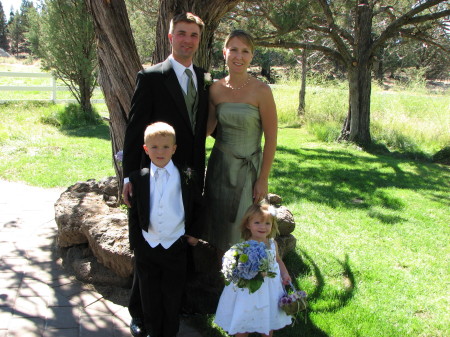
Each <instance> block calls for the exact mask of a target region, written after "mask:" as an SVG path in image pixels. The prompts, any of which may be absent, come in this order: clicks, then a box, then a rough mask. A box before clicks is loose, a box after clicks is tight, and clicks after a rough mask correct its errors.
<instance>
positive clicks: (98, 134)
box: [60, 123, 111, 140]
mask: <svg viewBox="0 0 450 337" xmlns="http://www.w3.org/2000/svg"><path fill="white" fill-rule="evenodd" d="M60 131H61V133H62V134H64V135H66V136H68V137H77V138H98V139H103V140H111V134H110V130H109V126H108V124H106V123H102V124H99V125H86V126H82V127H79V128H75V129H60Z"/></svg>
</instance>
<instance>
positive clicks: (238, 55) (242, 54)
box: [223, 37, 253, 72]
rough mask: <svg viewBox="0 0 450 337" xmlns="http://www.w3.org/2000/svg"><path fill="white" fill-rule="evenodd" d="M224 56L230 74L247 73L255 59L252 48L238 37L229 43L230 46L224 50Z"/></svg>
mask: <svg viewBox="0 0 450 337" xmlns="http://www.w3.org/2000/svg"><path fill="white" fill-rule="evenodd" d="M223 56H224V57H225V61H226V63H227V66H228V69H229V71H230V72H244V71H245V72H246V71H247V69H248V67H249V66H250V63H251V62H252V59H253V53H252V50H251V48H250V46H249V45H247V44H246V43H245V42H244V40H241V39H240V38H238V37H233V38H231V39H230V40H229V41H228V45H227V46H226V47H225V49H224V50H223Z"/></svg>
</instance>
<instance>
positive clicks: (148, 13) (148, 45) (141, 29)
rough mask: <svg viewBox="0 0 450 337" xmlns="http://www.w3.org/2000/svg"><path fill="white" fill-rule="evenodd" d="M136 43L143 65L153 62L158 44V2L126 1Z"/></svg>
mask: <svg viewBox="0 0 450 337" xmlns="http://www.w3.org/2000/svg"><path fill="white" fill-rule="evenodd" d="M125 3H126V5H127V11H128V18H129V20H130V26H131V30H132V31H133V37H134V42H135V43H136V48H137V51H138V55H139V58H140V60H141V62H142V63H146V62H149V61H150V60H151V57H152V54H153V50H154V49H155V42H156V36H155V34H156V23H157V20H158V5H159V3H158V2H157V1H156V0H126V1H125Z"/></svg>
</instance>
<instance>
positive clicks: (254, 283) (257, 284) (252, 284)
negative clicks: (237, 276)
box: [248, 273, 264, 294]
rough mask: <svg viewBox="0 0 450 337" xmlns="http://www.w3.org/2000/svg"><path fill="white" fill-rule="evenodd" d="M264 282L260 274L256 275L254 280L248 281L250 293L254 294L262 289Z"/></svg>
mask: <svg viewBox="0 0 450 337" xmlns="http://www.w3.org/2000/svg"><path fill="white" fill-rule="evenodd" d="M263 282H264V278H263V277H262V275H261V274H260V273H258V275H256V276H255V277H254V278H253V279H251V280H249V281H248V290H249V291H250V294H252V293H254V292H255V291H256V290H258V289H259V288H261V285H262V284H263Z"/></svg>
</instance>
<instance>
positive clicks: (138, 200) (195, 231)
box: [128, 167, 204, 249]
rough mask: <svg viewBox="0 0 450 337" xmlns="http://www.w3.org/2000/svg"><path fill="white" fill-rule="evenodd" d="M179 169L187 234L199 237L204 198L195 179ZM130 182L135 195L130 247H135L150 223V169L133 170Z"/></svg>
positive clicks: (131, 215)
mask: <svg viewBox="0 0 450 337" xmlns="http://www.w3.org/2000/svg"><path fill="white" fill-rule="evenodd" d="M177 169H178V171H179V172H180V180H181V194H182V197H183V206H184V213H185V215H184V226H185V234H186V235H190V236H193V237H195V238H198V237H199V236H200V234H201V230H202V224H203V214H204V209H203V207H204V204H203V198H202V195H201V192H200V190H199V188H198V185H197V183H196V182H195V180H193V179H189V180H188V179H187V178H186V176H185V174H184V173H183V171H182V170H180V168H179V167H177ZM130 182H131V183H132V185H133V196H132V197H131V207H130V208H129V211H128V212H129V213H128V226H129V240H130V247H131V249H134V247H136V244H137V242H139V241H138V240H143V236H142V229H143V230H145V231H147V230H148V226H149V224H150V169H149V168H143V169H141V170H138V171H133V172H131V174H130Z"/></svg>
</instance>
